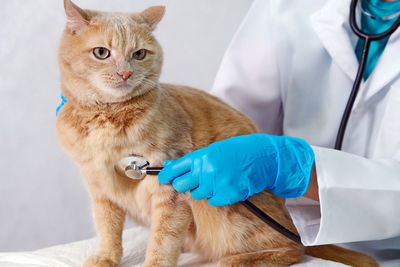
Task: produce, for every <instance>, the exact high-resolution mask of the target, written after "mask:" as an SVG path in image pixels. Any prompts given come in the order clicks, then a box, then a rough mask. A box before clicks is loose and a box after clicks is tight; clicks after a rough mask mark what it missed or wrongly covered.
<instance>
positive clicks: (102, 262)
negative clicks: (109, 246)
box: [83, 255, 118, 267]
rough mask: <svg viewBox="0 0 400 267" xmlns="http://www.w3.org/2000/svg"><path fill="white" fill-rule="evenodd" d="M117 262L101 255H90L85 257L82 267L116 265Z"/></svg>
mask: <svg viewBox="0 0 400 267" xmlns="http://www.w3.org/2000/svg"><path fill="white" fill-rule="evenodd" d="M117 266H118V263H115V262H113V261H112V260H111V259H108V258H105V257H101V256H96V255H94V256H91V257H89V258H87V260H86V261H85V264H84V265H83V267H117Z"/></svg>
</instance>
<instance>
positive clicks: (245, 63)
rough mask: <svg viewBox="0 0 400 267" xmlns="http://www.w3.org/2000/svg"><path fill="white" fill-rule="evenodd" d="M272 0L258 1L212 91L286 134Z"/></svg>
mask: <svg viewBox="0 0 400 267" xmlns="http://www.w3.org/2000/svg"><path fill="white" fill-rule="evenodd" d="M273 24H274V19H273V17H272V15H271V12H270V1H267V0H262V1H254V2H253V4H252V6H251V7H250V9H249V11H248V13H247V15H246V17H245V18H244V20H243V22H242V24H241V25H240V27H239V29H238V30H237V32H236V34H235V35H234V37H233V39H232V41H231V43H230V45H229V47H228V48H227V50H226V52H225V55H224V57H223V60H222V62H221V66H220V69H219V71H218V73H217V76H216V80H215V82H214V85H213V88H212V90H211V91H210V93H211V94H213V95H215V96H217V97H219V98H221V99H222V100H224V101H225V102H227V103H229V104H230V105H232V106H233V107H235V108H236V109H238V110H240V111H242V112H243V113H245V114H246V115H248V116H249V117H250V118H251V119H252V120H253V121H254V122H255V123H256V124H257V125H259V126H260V127H262V130H263V131H264V132H267V133H270V134H281V133H282V127H281V125H282V108H281V107H282V105H281V93H280V92H281V83H280V71H279V66H278V65H279V64H278V63H279V60H280V59H279V56H278V55H277V52H276V51H279V49H277V48H276V46H277V41H278V40H279V39H277V38H275V36H276V34H275V31H276V28H275V27H274V26H273Z"/></svg>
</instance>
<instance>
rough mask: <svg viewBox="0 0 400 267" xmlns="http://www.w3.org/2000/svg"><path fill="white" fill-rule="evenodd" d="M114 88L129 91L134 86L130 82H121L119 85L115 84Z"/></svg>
mask: <svg viewBox="0 0 400 267" xmlns="http://www.w3.org/2000/svg"><path fill="white" fill-rule="evenodd" d="M114 87H115V88H116V89H123V90H127V89H131V88H132V85H131V84H130V83H129V82H128V81H123V82H119V83H117V84H115V85H114Z"/></svg>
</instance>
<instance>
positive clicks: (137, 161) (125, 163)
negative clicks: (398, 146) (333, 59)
mask: <svg viewBox="0 0 400 267" xmlns="http://www.w3.org/2000/svg"><path fill="white" fill-rule="evenodd" d="M357 2H358V1H357V0H352V1H351V5H350V25H351V28H352V30H353V31H354V33H355V34H356V35H357V36H358V37H360V38H362V39H364V47H363V50H362V55H361V60H360V64H359V67H358V71H357V76H356V79H355V81H354V84H353V88H352V90H351V94H350V97H349V100H348V102H347V105H346V109H345V111H344V114H343V117H342V121H341V123H340V128H339V132H338V135H337V138H336V144H335V149H338V150H340V149H341V148H342V142H343V136H344V133H345V130H346V125H347V122H348V120H349V117H350V112H351V109H352V108H353V104H354V101H355V99H356V97H357V93H358V89H359V88H360V84H361V80H362V76H363V73H364V70H365V64H366V62H367V58H368V52H369V47H370V44H371V42H372V41H378V40H382V39H383V38H386V37H388V36H390V35H391V34H392V33H393V32H394V31H395V30H396V29H397V28H398V27H399V25H400V17H399V18H398V19H397V20H396V22H395V23H394V24H393V26H392V27H390V29H388V30H387V31H385V32H383V33H380V34H371V35H369V34H366V33H364V32H363V31H361V30H360V29H359V27H358V26H357V23H356V18H355V14H356V6H357ZM149 165H150V163H149V162H148V161H147V160H146V159H144V158H143V157H141V156H138V155H131V156H129V157H126V158H123V159H121V160H120V161H119V162H118V163H117V164H116V165H115V170H116V171H117V173H118V174H120V175H122V176H125V177H128V178H130V179H134V180H140V179H143V178H144V177H145V176H146V175H158V173H159V172H160V171H161V170H162V167H150V166H149ZM240 204H242V205H243V206H244V207H246V208H247V209H248V210H249V211H250V212H252V213H253V214H254V215H256V216H257V217H259V218H260V219H261V220H262V221H264V222H265V223H266V224H268V225H269V226H270V227H271V228H273V229H274V230H275V231H278V232H280V233H281V234H282V235H284V236H286V237H287V238H289V239H291V240H293V241H294V242H296V243H299V244H302V242H301V239H300V236H298V235H297V234H295V233H293V232H291V231H290V230H288V229H287V228H285V227H284V226H283V225H281V224H280V223H279V222H277V221H276V220H274V219H273V218H272V217H270V216H269V215H268V214H266V213H265V212H263V211H262V210H260V209H259V208H258V207H257V206H256V205H254V204H253V203H251V202H250V201H249V200H245V201H242V202H240Z"/></svg>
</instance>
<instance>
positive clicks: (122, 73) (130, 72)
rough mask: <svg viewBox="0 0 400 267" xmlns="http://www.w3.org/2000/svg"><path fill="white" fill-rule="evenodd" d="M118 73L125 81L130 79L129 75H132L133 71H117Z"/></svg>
mask: <svg viewBox="0 0 400 267" xmlns="http://www.w3.org/2000/svg"><path fill="white" fill-rule="evenodd" d="M117 74H118V75H119V76H120V77H121V78H122V79H123V80H124V81H126V80H128V79H129V77H131V75H132V71H120V72H117Z"/></svg>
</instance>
